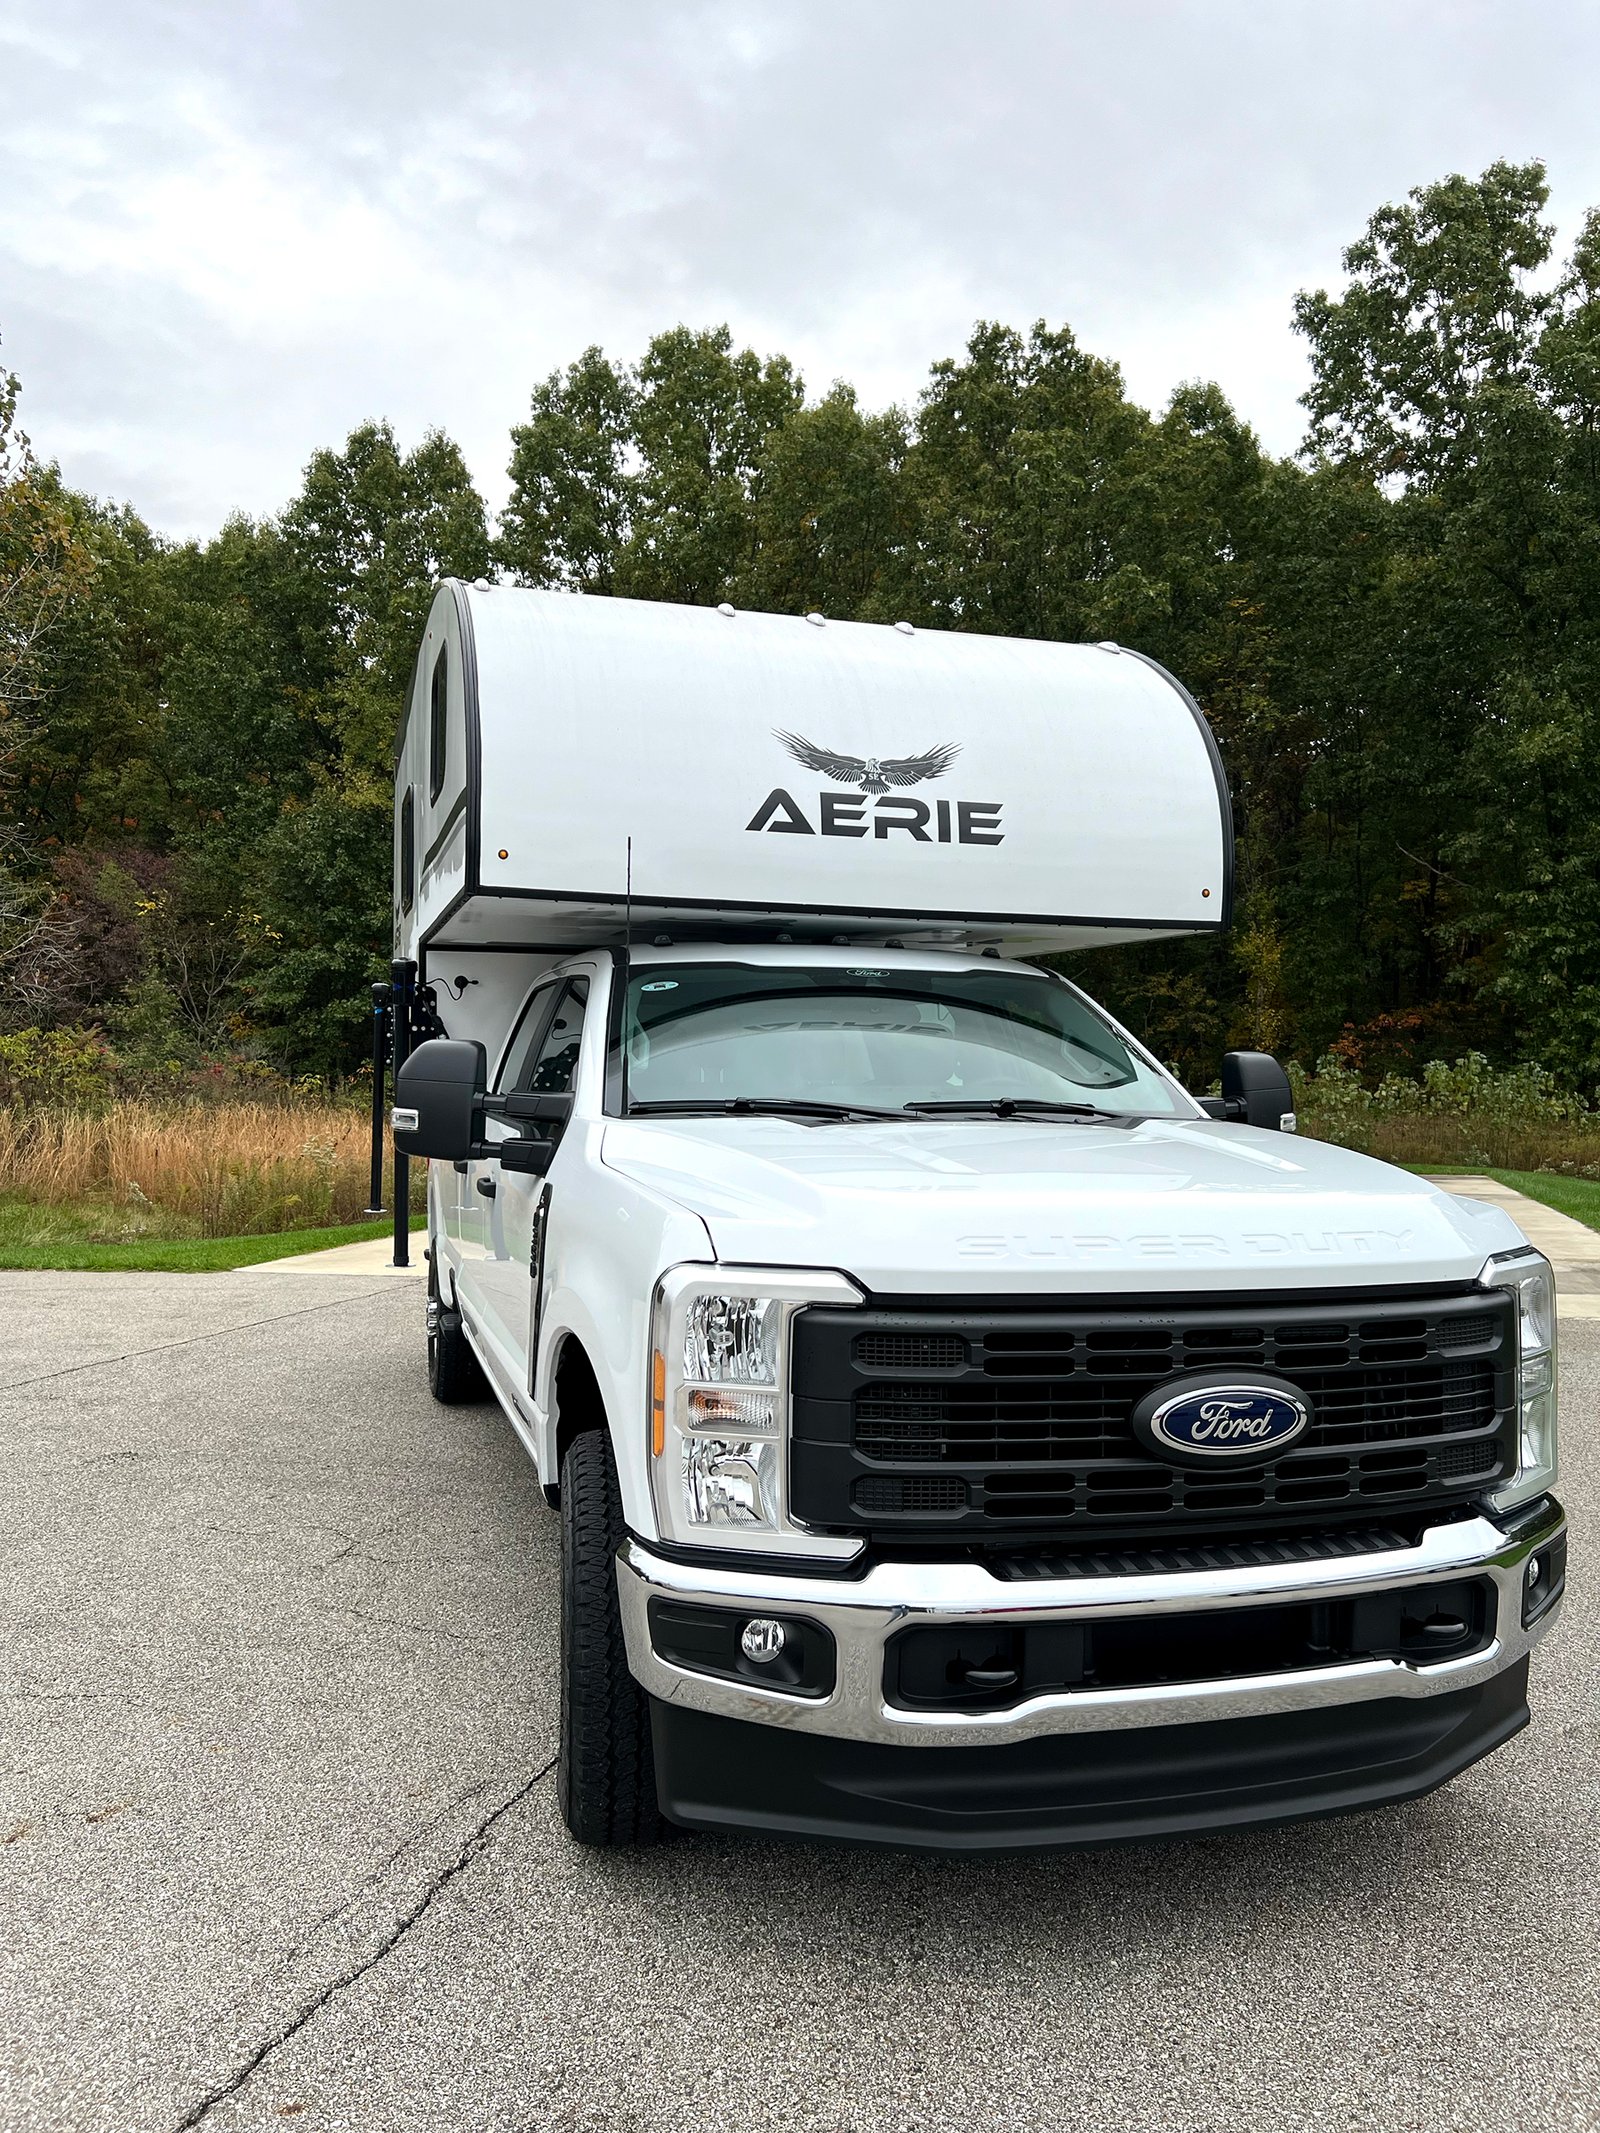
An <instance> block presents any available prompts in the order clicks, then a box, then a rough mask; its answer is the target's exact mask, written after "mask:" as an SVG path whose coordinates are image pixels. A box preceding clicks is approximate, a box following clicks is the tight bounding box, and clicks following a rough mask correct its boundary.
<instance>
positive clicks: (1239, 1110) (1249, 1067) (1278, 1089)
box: [1213, 1052, 1296, 1133]
mask: <svg viewBox="0 0 1600 2133" xmlns="http://www.w3.org/2000/svg"><path fill="white" fill-rule="evenodd" d="M1222 1106H1223V1110H1222V1115H1223V1117H1225V1118H1230V1119H1232V1120H1233V1121H1234V1122H1235V1124H1237V1125H1244V1126H1264V1127H1265V1128H1266V1129H1267V1131H1268V1132H1271V1133H1293V1132H1294V1130H1295V1124H1296V1121H1295V1115H1294V1092H1293V1091H1292V1090H1291V1089H1290V1087H1289V1077H1288V1075H1287V1074H1286V1073H1285V1072H1284V1071H1283V1068H1282V1067H1281V1066H1279V1064H1278V1062H1277V1060H1276V1059H1274V1058H1273V1056H1272V1054H1271V1053H1270V1052H1224V1053H1223V1055H1222ZM1213 1115H1214V1114H1213Z"/></svg>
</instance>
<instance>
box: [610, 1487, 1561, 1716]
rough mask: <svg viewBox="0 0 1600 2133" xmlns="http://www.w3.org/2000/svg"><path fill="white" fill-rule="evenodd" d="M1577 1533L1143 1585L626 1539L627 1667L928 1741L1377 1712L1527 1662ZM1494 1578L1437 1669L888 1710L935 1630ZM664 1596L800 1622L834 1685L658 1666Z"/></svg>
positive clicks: (1376, 1665)
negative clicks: (1546, 1594) (689, 1553)
mask: <svg viewBox="0 0 1600 2133" xmlns="http://www.w3.org/2000/svg"><path fill="white" fill-rule="evenodd" d="M1565 1524H1566V1519H1565V1515H1564V1514H1563V1513H1562V1512H1561V1510H1560V1509H1559V1507H1556V1506H1552V1509H1551V1514H1550V1516H1549V1517H1548V1518H1547V1519H1546V1520H1544V1521H1543V1522H1542V1523H1541V1524H1540V1525H1539V1526H1538V1527H1536V1528H1533V1529H1530V1530H1528V1531H1526V1532H1523V1533H1520V1534H1519V1535H1518V1536H1517V1538H1516V1539H1515V1540H1512V1539H1510V1538H1508V1537H1507V1535H1506V1534H1505V1533H1504V1532H1502V1531H1501V1529H1500V1528H1499V1527H1498V1526H1497V1525H1495V1524H1494V1523H1493V1522H1492V1521H1491V1520H1490V1519H1488V1518H1484V1517H1481V1516H1480V1517H1475V1518H1471V1519H1463V1520H1461V1521H1460V1522H1459V1523H1457V1524H1454V1525H1448V1526H1433V1527H1430V1528H1429V1529H1428V1531H1427V1532H1426V1533H1425V1534H1424V1535H1423V1537H1422V1539H1421V1541H1420V1542H1419V1543H1418V1545H1417V1546H1416V1547H1415V1548H1395V1549H1390V1550H1386V1551H1384V1552H1382V1553H1380V1554H1374V1555H1364V1556H1341V1557H1337V1558H1334V1559H1332V1560H1330V1561H1328V1562H1323V1563H1273V1564H1259V1565H1257V1564H1252V1565H1249V1566H1245V1567H1239V1568H1229V1569H1225V1570H1200V1571H1188V1572H1170V1573H1163V1574H1160V1575H1157V1576H1143V1577H1108V1578H1100V1577H1093V1578H1091V1577H1084V1578H1072V1579H1049V1580H1046V1579H1040V1580H1038V1581H1033V1580H1030V1581H1029V1582H1028V1583H1027V1584H1025V1585H1023V1584H1011V1583H1002V1582H1001V1580H999V1579H998V1578H995V1577H991V1576H990V1574H989V1572H988V1571H987V1570H985V1569H984V1568H983V1566H982V1565H981V1564H979V1563H971V1562H962V1563H879V1564H877V1565H875V1567H874V1568H873V1569H872V1570H870V1571H869V1572H868V1573H867V1575H866V1576H865V1577H863V1578H860V1579H858V1580H842V1579H838V1578H825V1577H815V1576H813V1577H807V1576H806V1575H805V1574H804V1573H803V1572H802V1571H797V1572H796V1574H795V1575H793V1576H790V1575H787V1574H785V1575H782V1576H778V1575H774V1574H772V1573H770V1572H769V1573H750V1572H747V1571H744V1570H741V1569H740V1568H738V1566H737V1565H732V1564H730V1565H729V1567H728V1568H727V1569H723V1568H721V1567H720V1566H719V1567H717V1568H705V1567H702V1566H700V1565H695V1566H693V1567H689V1566H686V1565H684V1564H681V1563H673V1562H668V1561H666V1560H665V1559H664V1558H663V1557H661V1556H658V1555H655V1554H653V1553H652V1552H651V1550H650V1549H649V1548H648V1547H646V1546H645V1545H644V1544H643V1543H641V1542H639V1541H637V1540H633V1539H629V1540H627V1541H626V1542H624V1544H623V1547H622V1550H621V1552H620V1554H619V1555H618V1557H617V1585H618V1592H619V1595H620V1599H621V1606H622V1625H623V1633H624V1636H625V1638H626V1640H627V1647H628V1663H629V1666H630V1667H631V1669H632V1671H633V1674H634V1676H635V1678H636V1679H637V1680H638V1681H639V1682H640V1683H641V1684H642V1686H643V1687H644V1688H645V1689H647V1690H648V1691H649V1693H650V1694H651V1695H652V1696H656V1697H659V1698H661V1700H662V1701H663V1702H666V1703H675V1704H679V1705H682V1706H684V1707H686V1708H688V1709H691V1710H698V1711H709V1712H714V1713H718V1714H721V1715H722V1716H725V1717H729V1718H744V1719H751V1720H754V1721H756V1722H757V1723H758V1724H762V1725H770V1726H785V1727H788V1728H791V1729H792V1730H794V1731H797V1732H806V1733H823V1734H830V1735H833V1736H835V1737H836V1738H840V1739H848V1740H867V1741H879V1742H885V1743H892V1744H899V1745H902V1746H920V1747H957V1746H968V1747H970V1746H972V1745H974V1744H975V1743H977V1742H980V1741H992V1742H995V1743H996V1744H999V1743H1003V1742H1008V1741H1020V1740H1030V1739H1033V1738H1035V1737H1036V1736H1038V1735H1040V1734H1053V1733H1079V1732H1103V1731H1110V1730H1113V1729H1123V1728H1128V1727H1135V1726H1163V1725H1173V1724H1179V1723H1183V1722H1186V1721H1191V1720H1199V1719H1221V1718H1244V1717H1259V1716H1262V1715H1264V1714H1267V1713H1270V1712H1276V1711H1304V1710H1312V1709H1317V1708H1320V1707H1325V1706H1328V1705H1335V1704H1342V1703H1358V1702H1365V1701H1367V1700H1369V1699H1372V1698H1376V1697H1383V1696H1408V1697H1422V1696H1441V1695H1445V1694H1447V1693H1448V1692H1449V1691H1451V1690H1453V1689H1464V1688H1472V1687H1475V1686H1477V1685H1478V1684H1479V1683H1481V1682H1484V1681H1487V1680H1489V1679H1491V1678H1492V1676H1494V1675H1495V1674H1498V1673H1500V1672H1501V1671H1502V1670H1503V1669H1504V1668H1506V1667H1508V1666H1513V1665H1515V1664H1516V1662H1517V1661H1518V1660H1520V1659H1521V1658H1522V1657H1523V1656H1524V1655H1525V1654H1526V1653H1527V1652H1528V1651H1529V1650H1531V1648H1532V1647H1533V1645H1534V1644H1535V1643H1537V1642H1538V1640H1539V1638H1540V1637H1542V1636H1543V1634H1544V1632H1545V1630H1546V1629H1547V1628H1548V1627H1549V1626H1550V1624H1551V1622H1553V1621H1554V1620H1555V1618H1556V1617H1557V1616H1558V1615H1559V1614H1560V1612H1561V1606H1560V1602H1559V1601H1558V1602H1557V1603H1556V1605H1555V1606H1553V1607H1551V1608H1550V1610H1549V1611H1548V1613H1547V1614H1545V1615H1542V1616H1540V1618H1539V1619H1538V1621H1537V1622H1535V1623H1534V1624H1533V1626H1532V1628H1531V1629H1526V1630H1525V1629H1524V1628H1523V1627H1522V1566H1523V1564H1524V1563H1525V1562H1526V1560H1527V1558H1528V1556H1529V1555H1531V1554H1532V1553H1533V1551H1534V1550H1535V1549H1536V1548H1540V1547H1543V1546H1544V1545H1545V1544H1546V1543H1547V1542H1549V1541H1550V1540H1551V1539H1553V1538H1554V1537H1555V1535H1556V1534H1558V1533H1559V1532H1560V1531H1561V1530H1562V1528H1563V1527H1564V1526H1565ZM1462 1575H1486V1576H1488V1577H1491V1578H1492V1579H1493V1580H1494V1583H1495V1585H1496V1587H1497V1588H1498V1593H1499V1609H1498V1623H1497V1628H1498V1634H1497V1636H1496V1637H1495V1639H1494V1641H1493V1642H1492V1643H1491V1644H1490V1645H1489V1647H1488V1648H1487V1649H1486V1650H1484V1651H1481V1652H1474V1653H1472V1654H1470V1655H1469V1656H1468V1657H1466V1658H1464V1659H1447V1660H1443V1661H1441V1662H1440V1663H1439V1664H1438V1665H1437V1666H1411V1665H1409V1664H1407V1663H1405V1662H1403V1661H1400V1660H1392V1659H1363V1660H1354V1661H1349V1662H1346V1663H1345V1664H1343V1665H1338V1666H1328V1667H1316V1668H1305V1669H1299V1670H1296V1671H1294V1672H1290V1673H1282V1674H1262V1675H1252V1676H1248V1677H1243V1678H1240V1677H1235V1678H1233V1679H1230V1680H1224V1681H1202V1682H1189V1683H1178V1684H1172V1685H1168V1684H1161V1685H1158V1686H1155V1687H1148V1688H1131V1689H1073V1690H1068V1691H1065V1692H1057V1693H1055V1694H1052V1695H1046V1696H1036V1697H1033V1698H1031V1699H1030V1700H1029V1701H1028V1702H1026V1703H1022V1704H1018V1705H1014V1706H1013V1707H1012V1708H1011V1709H1010V1710H1007V1711H983V1712H965V1713H952V1712H944V1711H936V1712H925V1711H905V1710H900V1709H897V1708H896V1707H895V1706H893V1705H891V1704H889V1703H887V1702H885V1700H884V1696H883V1649H884V1645H885V1643H886V1642H887V1640H888V1639H889V1637H891V1636H892V1635H894V1634H895V1633H896V1632H897V1631H899V1630H902V1629H906V1628H909V1627H912V1626H914V1625H916V1624H918V1623H924V1622H942V1623H949V1622H955V1621H963V1620H965V1621H985V1622H995V1623H1000V1622H1032V1621H1047V1622H1048V1621H1077V1622H1083V1621H1095V1620H1106V1619H1110V1618H1113V1617H1116V1616H1119V1615H1120V1616H1127V1615H1146V1616H1148V1615H1153V1614H1191V1613H1194V1612H1196V1611H1205V1610H1207V1609H1215V1608H1221V1607H1239V1606H1245V1605H1248V1604H1250V1603H1251V1602H1268V1601H1282V1602H1289V1601H1295V1600H1301V1601H1318V1600H1334V1599H1349V1598H1351V1597H1354V1596H1356V1595H1358V1594H1360V1593H1364V1592H1372V1591H1378V1590H1395V1589H1398V1588H1403V1587H1407V1586H1417V1585H1428V1584H1434V1583H1440V1582H1443V1581H1447V1580H1449V1579H1452V1578H1457V1577H1460V1576H1462ZM652 1594H661V1595H662V1596H663V1597H667V1598H671V1599H676V1600H686V1601H690V1602H695V1601H698V1602H700V1603H701V1604H702V1605H709V1606H718V1605H720V1606H727V1607H740V1608H748V1609H749V1610H750V1612H751V1613H753V1614H758V1613H763V1612H767V1613H774V1614H783V1613H787V1614H805V1615H808V1616H810V1617H812V1618H813V1619H814V1620H816V1621H818V1622H821V1623H823V1624H824V1625H825V1626H826V1627H827V1628H828V1629H829V1630H830V1631H831V1632H832V1634H833V1637H834V1640H835V1643H836V1645H837V1647H838V1668H839V1671H838V1678H837V1681H836V1683H835V1685H834V1690H833V1693H832V1695H831V1696H828V1697H826V1698H825V1699H823V1700H821V1701H817V1700H815V1699H801V1698H798V1697H794V1696H789V1695H786V1694H785V1693H784V1692H783V1691H782V1690H779V1689H765V1688H761V1687H759V1686H757V1685H756V1684H755V1683H746V1682H735V1681H719V1680H715V1679H712V1678H711V1677H709V1676H707V1675H703V1674H696V1673H692V1672H690V1671H689V1670H688V1669H687V1668H684V1667H679V1666H675V1665H673V1664H672V1663H671V1662H670V1661H669V1660H665V1659H663V1658H661V1657H660V1656H659V1654H658V1653H657V1652H656V1651H655V1650H654V1648H653V1647H652V1644H651V1640H650V1629H649V1614H648V1609H649V1603H650V1598H651V1596H652Z"/></svg>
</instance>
